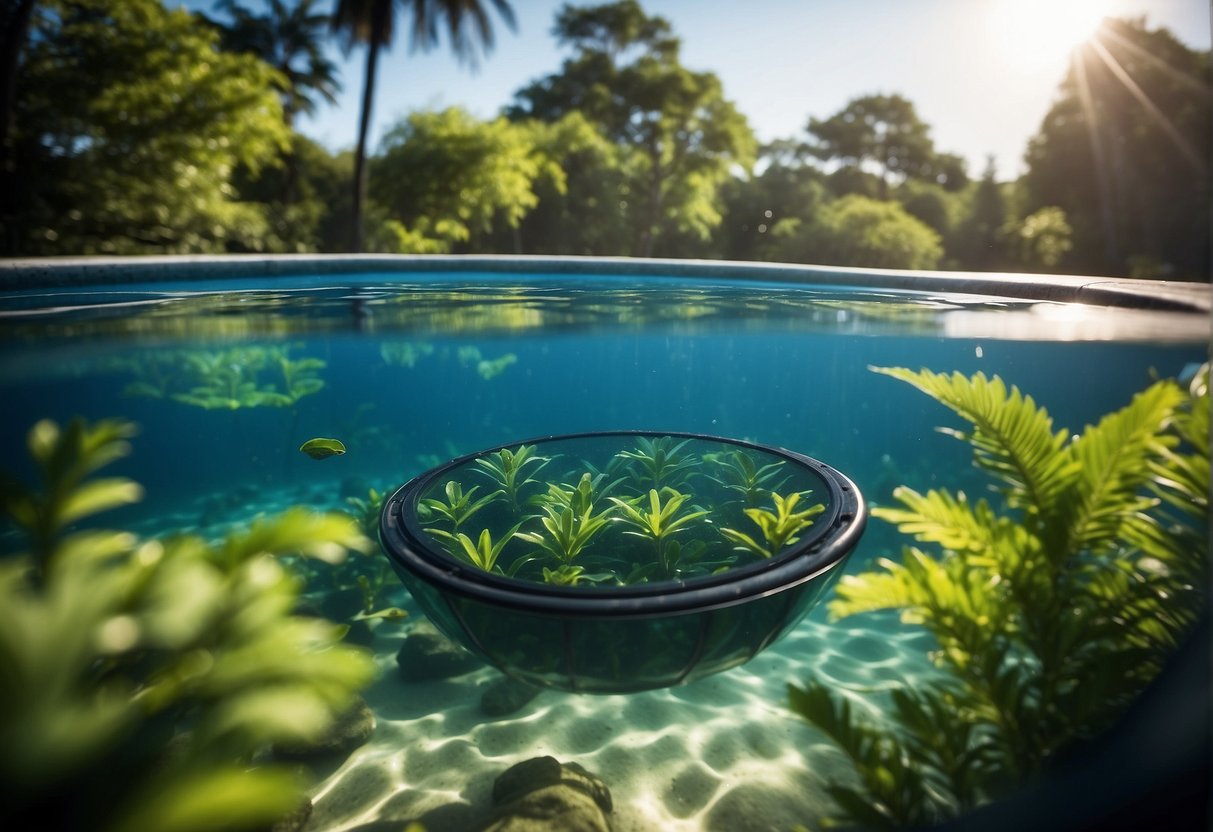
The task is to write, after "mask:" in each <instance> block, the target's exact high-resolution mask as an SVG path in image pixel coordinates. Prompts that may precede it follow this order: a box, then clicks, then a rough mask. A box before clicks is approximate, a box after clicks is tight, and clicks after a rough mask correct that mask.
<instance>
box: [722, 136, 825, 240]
mask: <svg viewBox="0 0 1213 832" xmlns="http://www.w3.org/2000/svg"><path fill="white" fill-rule="evenodd" d="M759 159H760V162H762V163H764V164H760V165H759V166H758V167H760V168H761V173H758V174H756V175H753V176H747V177H734V178H731V179H730V180H729V181H727V182H726V183H725V185H724V187H723V188H722V189H721V197H722V199H721V201H722V205H723V208H722V213H723V215H724V220H723V221H722V222H721V225H720V228H719V229H718V231H717V234H716V244H717V245H716V249H717V250H716V251H715V252H713V254H714V255H716V256H720V257H723V258H725V259H728V260H770V259H776V258H777V250H778V248H779V245H780V241H779V239H778V238H777V237H776V236H775V235H774V233H773V231H774V229H775V227H776V225H777V224H778V223H781V222H782V223H785V227H786V225H787V222H788V221H789V220H795V221H796V222H797V223H799V224H803V223H808V222H810V221H811V220H812V218H813V215H814V214H815V213H816V212H817V210H818V209H819V208H820V207H821V206H822V205H823V204H824V203H825V202H826V200H827V199H828V196H829V195H828V193H827V192H826V188H825V185H824V179H825V176H824V175H823V174H822V173H821V171H820V170H818V169H817V168H816V167H814V166H812V165H810V164H807V163H806V159H805V156H804V153H803V152H802V147H801V146H799V145H797V144H796V143H795V142H789V141H780V142H775V143H773V144H770V145H767V146H765V147H764V148H763V149H762V152H761V154H760V156H759Z"/></svg>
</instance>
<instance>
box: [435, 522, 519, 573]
mask: <svg viewBox="0 0 1213 832" xmlns="http://www.w3.org/2000/svg"><path fill="white" fill-rule="evenodd" d="M521 526H522V524H521V523H519V524H518V525H516V526H514V528H512V529H510V530H509V531H507V532H506V533H505V534H504V535H502V536H501V538H500V539H499V540H498V541H497V542H496V543H494V542H493V535H492V533H491V532H490V531H489V530H488V529H482V530H481V532H480V537H479V538H477V540H476V541H475V542H473V541H472V539H471V538H470V537H468V536H467V535H466V534H464V533H463V532H457V533H456V534H451V533H449V532H444V531H442V530H440V529H439V530H435V531H434V532H433V533H434V534H436V535H438V536H439V537H443V538H446V539H447V540H449V541H450V542H451V544H452V545H451V546H450V547H449V548H450V551H451V553H452V554H453V555H455V556H456V557H460V558H461V559H462V560H466V561H468V562H469V563H471V564H472V565H473V566H476V567H479V568H480V569H483V570H484V571H485V572H493V571H496V572H502V573H503V574H513V573H514V572H515V571H517V567H518V566H520V565H521V564H515V565H514V566H513V567H511V570H510V571H509V572H508V573H506V572H503V570H502V569H501V568H500V567H498V566H497V558H498V557H500V555H501V551H502V550H503V549H504V548H505V545H506V544H507V543H509V542H510V541H511V540H512V539H513V538H514V535H515V534H516V533H517V532H518V529H519V528H520V527H521ZM520 536H521V535H520Z"/></svg>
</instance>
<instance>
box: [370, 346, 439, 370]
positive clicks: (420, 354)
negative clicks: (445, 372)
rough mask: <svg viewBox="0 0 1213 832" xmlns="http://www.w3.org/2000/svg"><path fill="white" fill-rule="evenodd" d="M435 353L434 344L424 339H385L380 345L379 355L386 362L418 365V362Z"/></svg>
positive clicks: (400, 364)
mask: <svg viewBox="0 0 1213 832" xmlns="http://www.w3.org/2000/svg"><path fill="white" fill-rule="evenodd" d="M433 354H434V345H433V344H429V343H426V342H424V341H416V342H414V341H385V342H383V343H382V344H380V345H379V355H380V357H382V358H383V361H384V363H385V364H394V365H396V366H399V367H416V366H417V362H418V361H420V360H421V359H422V358H424V357H425V356H428V355H433Z"/></svg>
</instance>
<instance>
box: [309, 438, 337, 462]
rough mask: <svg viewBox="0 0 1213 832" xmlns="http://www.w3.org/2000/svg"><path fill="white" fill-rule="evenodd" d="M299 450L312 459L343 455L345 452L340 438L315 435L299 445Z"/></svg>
mask: <svg viewBox="0 0 1213 832" xmlns="http://www.w3.org/2000/svg"><path fill="white" fill-rule="evenodd" d="M299 450H300V451H302V452H303V453H305V454H307V455H308V456H310V457H311V458H312V459H328V458H329V457H330V456H341V455H343V454H344V453H345V445H344V444H343V443H342V442H341V440H340V439H325V438H323V437H316V438H315V439H309V440H308V441H306V442H304V443H303V444H302V445H300V446H299Z"/></svg>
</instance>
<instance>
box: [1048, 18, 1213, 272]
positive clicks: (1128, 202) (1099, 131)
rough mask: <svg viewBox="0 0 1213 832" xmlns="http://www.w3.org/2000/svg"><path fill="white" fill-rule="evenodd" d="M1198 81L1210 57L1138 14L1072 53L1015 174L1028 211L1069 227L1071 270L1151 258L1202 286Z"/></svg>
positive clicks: (1203, 188)
mask: <svg viewBox="0 0 1213 832" xmlns="http://www.w3.org/2000/svg"><path fill="white" fill-rule="evenodd" d="M1208 78H1209V53H1208V52H1204V51H1198V50H1193V49H1190V48H1188V47H1187V46H1185V45H1184V44H1182V43H1180V42H1179V41H1178V40H1177V39H1176V38H1175V37H1174V35H1172V34H1171V33H1170V32H1169V31H1167V30H1166V29H1153V30H1152V29H1149V28H1147V26H1146V23H1145V20H1144V19H1141V20H1115V19H1109V20H1106V21H1105V22H1104V24H1103V26H1102V27H1101V28H1100V30H1099V31H1098V32H1097V33H1096V36H1095V37H1094V38H1093V39H1092V40H1091V41H1090V42H1089V43H1087V44H1086V45H1084V46H1083V47H1082V49H1081V50H1080V51H1079V52H1078V53H1077V55H1076V57H1075V60H1074V61H1073V62H1072V65H1071V68H1070V70H1069V72H1068V73H1067V74H1066V76H1065V78H1064V80H1063V81H1062V83H1061V88H1060V94H1059V96H1058V97H1057V99H1056V101H1055V103H1054V104H1053V106H1052V108H1050V110H1049V112H1048V113H1047V114H1046V115H1045V118H1044V121H1043V123H1042V124H1041V127H1040V131H1039V132H1038V133H1037V135H1036V136H1035V137H1034V138H1033V139H1032V140H1031V142H1030V143H1029V145H1028V150H1027V155H1026V161H1027V165H1028V169H1027V173H1026V175H1025V187H1026V192H1027V205H1026V212H1027V213H1031V212H1033V211H1036V210H1037V209H1040V208H1045V207H1048V206H1056V207H1058V208H1060V209H1062V210H1063V211H1064V212H1065V215H1066V217H1067V218H1068V221H1069V223H1070V225H1071V226H1072V227H1073V231H1074V237H1073V251H1072V252H1071V253H1070V255H1069V256H1068V257H1067V258H1066V260H1065V261H1064V264H1065V265H1066V267H1067V268H1068V269H1069V270H1073V271H1080V272H1086V273H1092V274H1126V273H1130V272H1131V271H1132V265H1131V264H1132V263H1133V262H1150V261H1152V262H1154V263H1156V264H1157V265H1158V266H1159V269H1158V270H1159V271H1162V272H1163V273H1170V275H1171V276H1174V277H1192V278H1196V279H1203V280H1208V276H1209V198H1210V179H1209V164H1208V159H1207V149H1208V147H1209V140H1210V121H1211V119H1213V106H1211V105H1213V96H1210V93H1209V86H1208V84H1209V81H1208Z"/></svg>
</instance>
